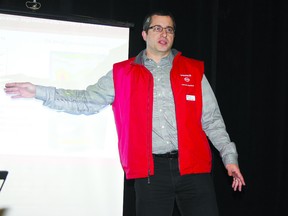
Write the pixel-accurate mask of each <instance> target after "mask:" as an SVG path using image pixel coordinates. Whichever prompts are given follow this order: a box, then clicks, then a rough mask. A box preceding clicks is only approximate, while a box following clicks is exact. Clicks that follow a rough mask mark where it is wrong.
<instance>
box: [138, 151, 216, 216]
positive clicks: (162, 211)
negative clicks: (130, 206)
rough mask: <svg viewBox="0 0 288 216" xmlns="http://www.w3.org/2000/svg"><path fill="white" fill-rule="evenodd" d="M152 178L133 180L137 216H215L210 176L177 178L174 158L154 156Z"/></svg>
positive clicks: (177, 169)
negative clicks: (175, 215)
mask: <svg viewBox="0 0 288 216" xmlns="http://www.w3.org/2000/svg"><path fill="white" fill-rule="evenodd" d="M154 163H155V175H154V176H151V177H150V184H148V180H147V178H145V179H136V180H135V191H136V215H137V216H172V213H173V208H174V203H175V200H176V203H177V206H178V209H179V211H180V213H181V216H218V208H217V203H216V197H215V192H214V187H213V182H212V179H211V174H209V173H205V174H190V175H184V176H180V173H179V168H178V159H177V158H173V159H171V158H158V157H154Z"/></svg>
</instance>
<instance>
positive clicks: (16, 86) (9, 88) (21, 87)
mask: <svg viewBox="0 0 288 216" xmlns="http://www.w3.org/2000/svg"><path fill="white" fill-rule="evenodd" d="M4 91H5V92H6V94H10V95H12V96H11V98H22V97H23V98H32V97H34V96H35V85H33V84H32V83H29V82H14V83H6V85H5V88H4Z"/></svg>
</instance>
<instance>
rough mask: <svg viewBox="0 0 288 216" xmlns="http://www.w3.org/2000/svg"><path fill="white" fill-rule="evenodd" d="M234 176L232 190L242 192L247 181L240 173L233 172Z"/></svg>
mask: <svg viewBox="0 0 288 216" xmlns="http://www.w3.org/2000/svg"><path fill="white" fill-rule="evenodd" d="M232 176H233V182H232V188H233V189H234V191H237V189H238V190H239V191H242V187H243V186H245V181H244V178H243V176H242V174H241V173H240V171H239V172H232Z"/></svg>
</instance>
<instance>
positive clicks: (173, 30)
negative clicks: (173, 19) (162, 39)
mask: <svg viewBox="0 0 288 216" xmlns="http://www.w3.org/2000/svg"><path fill="white" fill-rule="evenodd" d="M155 27H157V28H158V30H157V29H156V28H155ZM149 29H153V31H155V32H159V33H160V32H163V30H164V29H165V31H166V32H167V33H168V34H175V29H174V28H173V27H172V26H167V27H163V26H161V25H154V26H150V27H148V30H149ZM169 29H170V30H169Z"/></svg>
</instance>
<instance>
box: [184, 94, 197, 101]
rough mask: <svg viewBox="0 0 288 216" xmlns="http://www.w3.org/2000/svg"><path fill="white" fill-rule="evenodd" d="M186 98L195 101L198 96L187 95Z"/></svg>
mask: <svg viewBox="0 0 288 216" xmlns="http://www.w3.org/2000/svg"><path fill="white" fill-rule="evenodd" d="M186 100H187V101H195V100H196V97H195V95H186Z"/></svg>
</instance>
